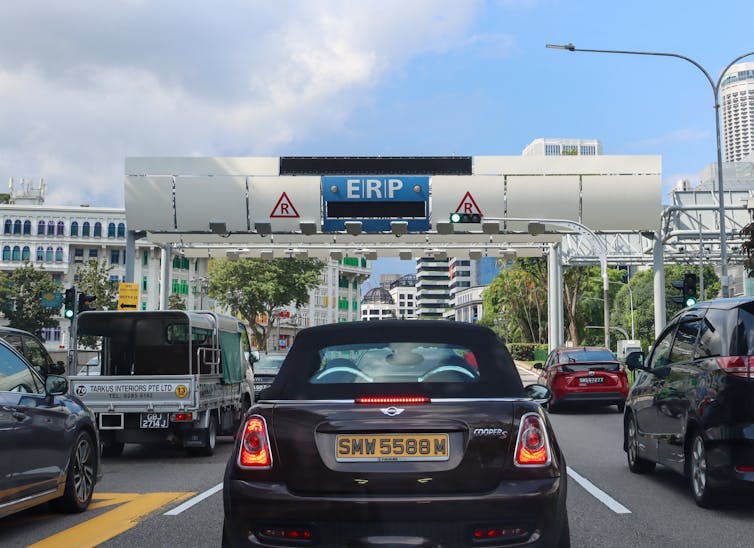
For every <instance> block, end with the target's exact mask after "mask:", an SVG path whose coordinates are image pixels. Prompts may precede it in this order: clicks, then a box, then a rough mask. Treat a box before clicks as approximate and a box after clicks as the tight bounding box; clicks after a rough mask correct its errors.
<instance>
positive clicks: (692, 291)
mask: <svg viewBox="0 0 754 548" xmlns="http://www.w3.org/2000/svg"><path fill="white" fill-rule="evenodd" d="M696 301H697V294H696V274H694V273H693V272H686V273H685V274H684V275H683V304H684V305H685V306H694V305H695V304H696Z"/></svg>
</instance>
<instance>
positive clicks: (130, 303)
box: [118, 282, 139, 310]
mask: <svg viewBox="0 0 754 548" xmlns="http://www.w3.org/2000/svg"><path fill="white" fill-rule="evenodd" d="M138 307H139V284H137V283H132V282H120V285H118V310H136V309H138Z"/></svg>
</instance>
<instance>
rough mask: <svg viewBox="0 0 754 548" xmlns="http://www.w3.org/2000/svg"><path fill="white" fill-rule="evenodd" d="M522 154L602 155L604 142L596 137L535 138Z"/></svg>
mask: <svg viewBox="0 0 754 548" xmlns="http://www.w3.org/2000/svg"><path fill="white" fill-rule="evenodd" d="M521 155H522V156H601V155H602V143H600V142H599V141H598V140H596V139H553V138H540V139H534V140H533V141H532V142H531V143H529V144H528V145H526V148H525V149H524V151H523V152H522V153H521Z"/></svg>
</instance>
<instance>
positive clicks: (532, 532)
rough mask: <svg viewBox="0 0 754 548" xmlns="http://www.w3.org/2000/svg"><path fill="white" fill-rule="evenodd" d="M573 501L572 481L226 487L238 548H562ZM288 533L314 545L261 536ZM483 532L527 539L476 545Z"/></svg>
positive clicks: (231, 533) (230, 531) (229, 523)
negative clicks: (315, 488) (476, 486)
mask: <svg viewBox="0 0 754 548" xmlns="http://www.w3.org/2000/svg"><path fill="white" fill-rule="evenodd" d="M565 495H566V482H565V479H564V478H543V479H530V480H517V481H504V482H503V483H502V484H501V485H500V486H499V487H498V488H497V489H495V490H494V491H492V492H489V493H484V494H469V495H460V494H459V495H445V496H438V495H433V496H406V495H403V496H398V495H396V496H392V497H391V496H383V495H377V496H369V495H341V496H332V495H331V496H299V495H295V494H292V493H291V492H290V491H288V489H287V488H286V487H285V486H284V485H281V484H279V483H278V484H273V483H262V482H249V481H242V480H228V479H226V483H225V489H224V503H225V520H226V535H228V537H229V540H232V542H231V545H232V546H281V545H287V546H377V545H380V544H382V545H384V541H385V539H387V537H394V538H396V539H397V538H398V537H403V538H404V539H405V540H404V541H403V542H401V543H398V544H396V545H405V546H436V545H441V546H443V547H448V546H486V547H489V546H555V545H556V543H557V539H558V538H559V535H560V530H561V528H562V526H563V521H564V518H565V515H566V505H565ZM285 526H291V527H301V528H308V529H309V530H310V531H311V532H312V538H311V539H310V540H308V541H298V542H297V543H294V544H290V543H289V542H286V543H285V544H281V543H280V542H278V543H275V542H274V541H270V540H268V539H265V538H264V537H263V536H262V535H260V534H259V531H261V530H262V529H264V528H269V527H285ZM479 528H487V529H492V528H501V529H503V528H507V529H508V530H510V531H515V530H516V529H520V531H523V532H519V533H511V534H510V536H508V537H507V539H506V540H504V541H503V540H502V539H501V540H500V541H495V540H486V539H485V540H481V541H475V539H474V537H473V531H474V530H475V529H479ZM380 539H383V540H380ZM390 545H391V546H392V545H394V544H393V543H392V542H391V544H390Z"/></svg>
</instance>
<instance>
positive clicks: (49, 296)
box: [40, 291, 63, 308]
mask: <svg viewBox="0 0 754 548" xmlns="http://www.w3.org/2000/svg"><path fill="white" fill-rule="evenodd" d="M40 302H41V303H42V306H43V307H44V308H60V307H61V306H62V305H63V294H62V293H60V292H58V291H45V292H43V293H42V295H41V296H40Z"/></svg>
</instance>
